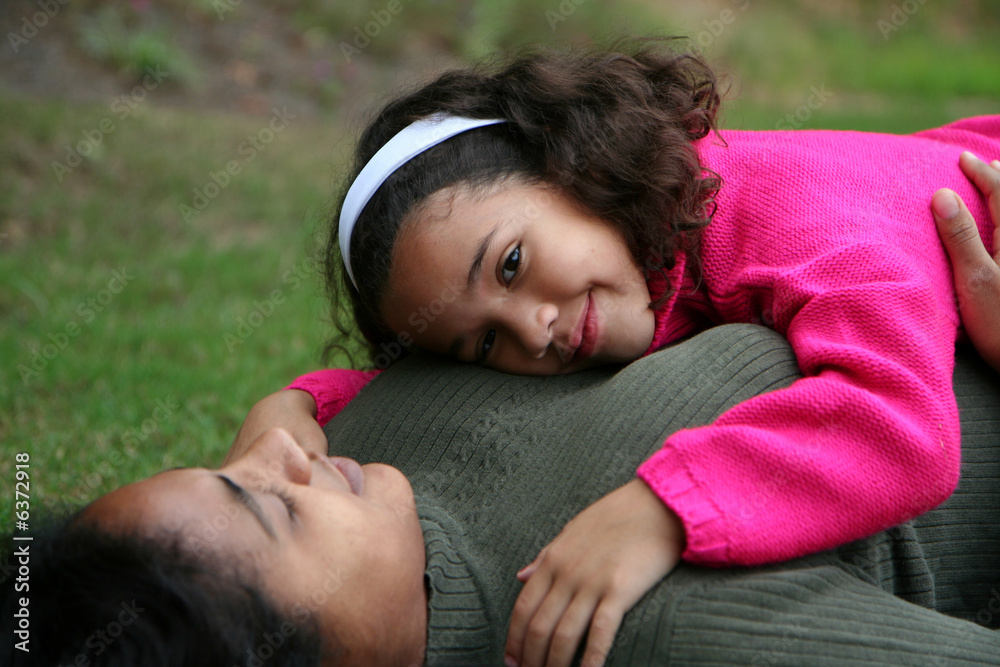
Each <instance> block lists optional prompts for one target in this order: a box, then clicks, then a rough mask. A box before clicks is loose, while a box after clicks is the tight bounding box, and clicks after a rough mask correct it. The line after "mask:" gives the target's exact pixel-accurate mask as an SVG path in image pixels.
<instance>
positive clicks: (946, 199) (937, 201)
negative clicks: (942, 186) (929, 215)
mask: <svg viewBox="0 0 1000 667" xmlns="http://www.w3.org/2000/svg"><path fill="white" fill-rule="evenodd" d="M931 205H932V206H933V207H934V213H935V214H936V215H937V217H939V218H944V219H946V220H947V219H948V218H952V217H954V216H955V214H956V213H958V208H959V207H958V195H956V194H955V193H954V192H951V191H950V190H944V191H941V192H935V193H934V197H932V198H931Z"/></svg>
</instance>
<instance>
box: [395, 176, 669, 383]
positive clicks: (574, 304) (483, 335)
mask: <svg viewBox="0 0 1000 667" xmlns="http://www.w3.org/2000/svg"><path fill="white" fill-rule="evenodd" d="M649 301H650V298H649V290H648V288H647V287H646V281H645V279H644V278H643V274H642V271H641V269H640V268H639V266H638V265H636V263H635V260H634V259H633V258H632V255H631V253H630V252H629V249H628V246H627V245H626V243H625V241H624V239H623V238H622V236H621V234H620V233H619V232H618V231H617V230H616V229H615V228H613V227H612V226H611V225H609V224H608V223H605V222H603V221H601V220H598V219H595V218H593V217H591V216H589V215H587V214H585V213H583V212H581V211H580V210H579V209H578V208H577V207H575V206H573V204H572V203H571V202H570V200H568V199H567V198H566V197H565V195H562V194H561V193H559V192H558V191H556V190H555V189H554V188H550V187H546V186H543V185H527V184H524V183H521V182H517V181H514V182H510V183H505V184H502V185H500V186H498V187H496V188H494V189H492V190H491V191H490V192H488V193H487V194H486V195H477V194H476V193H474V192H471V191H470V190H469V189H468V188H463V187H459V188H452V189H449V190H446V191H442V192H438V193H435V194H434V195H432V196H431V197H430V199H429V200H428V202H427V204H426V205H424V206H423V207H422V208H421V210H420V212H419V214H418V215H416V216H415V218H414V219H413V220H412V221H410V222H409V223H408V224H406V225H404V227H403V229H402V231H401V232H400V235H399V239H398V240H397V242H396V247H395V249H394V251H393V267H392V272H391V274H390V277H389V285H388V290H387V295H386V297H385V299H384V303H383V304H382V313H383V316H384V320H385V322H386V323H387V324H388V325H389V327H390V328H392V330H393V331H395V332H396V333H397V334H400V337H401V338H402V334H403V333H405V334H406V336H407V337H409V338H410V339H412V340H413V341H414V342H415V343H416V344H417V345H418V346H420V347H423V348H426V349H429V350H433V351H435V352H440V353H443V354H450V355H452V356H454V357H457V358H459V359H461V360H463V361H471V362H478V363H482V364H485V365H486V366H490V367H492V368H496V369H498V370H501V371H506V372H508V373H516V374H520V375H556V374H560V373H571V372H574V371H578V370H581V369H583V368H587V367H591V366H597V365H600V364H607V363H624V362H629V361H632V360H634V359H637V358H638V357H640V356H642V354H643V353H645V351H646V350H647V349H648V348H649V345H650V343H651V342H652V339H653V332H654V329H655V326H656V323H655V318H654V315H653V311H651V310H650V309H649ZM403 341H404V342H407V341H406V340H405V339H403Z"/></svg>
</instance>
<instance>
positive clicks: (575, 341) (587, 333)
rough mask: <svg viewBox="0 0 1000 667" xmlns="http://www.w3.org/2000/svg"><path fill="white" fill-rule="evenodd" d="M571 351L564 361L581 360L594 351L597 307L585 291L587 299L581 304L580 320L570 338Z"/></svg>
mask: <svg viewBox="0 0 1000 667" xmlns="http://www.w3.org/2000/svg"><path fill="white" fill-rule="evenodd" d="M570 345H571V348H570V349H571V350H573V351H572V353H571V354H570V356H569V359H568V360H567V362H566V363H570V362H573V361H583V360H584V359H587V358H588V357H590V355H591V354H593V353H594V348H595V347H596V345H597V309H596V308H594V296H593V294H592V293H591V292H587V301H586V302H585V303H584V304H583V312H582V313H580V321H579V322H577V325H576V328H575V329H574V331H573V338H572V339H571V340H570Z"/></svg>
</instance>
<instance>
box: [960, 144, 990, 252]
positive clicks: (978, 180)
mask: <svg viewBox="0 0 1000 667" xmlns="http://www.w3.org/2000/svg"><path fill="white" fill-rule="evenodd" d="M958 163H959V166H961V167H962V171H963V172H964V173H965V175H966V176H967V177H968V178H969V179H970V180H971V181H972V182H973V183H975V184H976V187H977V188H979V191H980V192H982V193H983V194H984V195H985V196H986V198H987V201H988V204H989V209H990V217H992V218H993V259H994V261H996V262H998V263H1000V231H998V228H997V222H998V221H1000V160H993V162H991V163H990V164H986V163H985V162H983V161H982V160H980V159H979V158H978V157H976V156H975V155H973V154H972V153H970V152H969V151H966V152H964V153H962V155H961V156H960V157H959V159H958Z"/></svg>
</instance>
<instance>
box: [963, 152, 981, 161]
mask: <svg viewBox="0 0 1000 667" xmlns="http://www.w3.org/2000/svg"><path fill="white" fill-rule="evenodd" d="M962 155H968V156H969V157H971V158H972V159H973V160H979V156H978V155H976V154H975V153H973V152H972V151H965V152H963V153H962ZM979 161H980V162H982V160H979Z"/></svg>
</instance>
